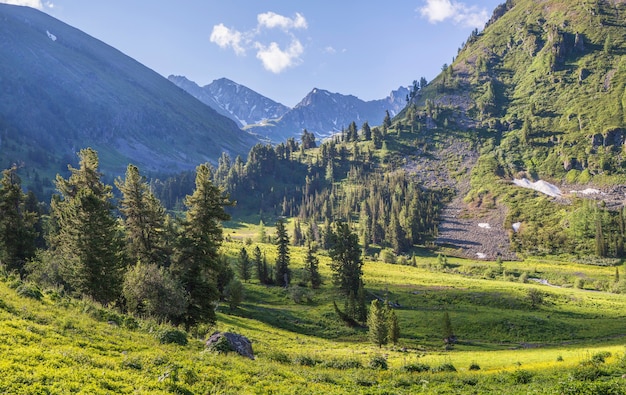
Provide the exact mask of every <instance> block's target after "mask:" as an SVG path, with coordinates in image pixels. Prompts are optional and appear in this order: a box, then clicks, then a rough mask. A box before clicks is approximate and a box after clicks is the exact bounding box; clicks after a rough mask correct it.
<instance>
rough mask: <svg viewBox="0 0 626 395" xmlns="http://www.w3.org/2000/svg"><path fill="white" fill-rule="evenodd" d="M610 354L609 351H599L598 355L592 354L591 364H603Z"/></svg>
mask: <svg viewBox="0 0 626 395" xmlns="http://www.w3.org/2000/svg"><path fill="white" fill-rule="evenodd" d="M611 355H612V354H611V352H610V351H600V352H599V353H596V354H593V356H592V357H591V362H592V363H596V364H597V363H604V361H605V360H606V358H608V357H610V356H611Z"/></svg>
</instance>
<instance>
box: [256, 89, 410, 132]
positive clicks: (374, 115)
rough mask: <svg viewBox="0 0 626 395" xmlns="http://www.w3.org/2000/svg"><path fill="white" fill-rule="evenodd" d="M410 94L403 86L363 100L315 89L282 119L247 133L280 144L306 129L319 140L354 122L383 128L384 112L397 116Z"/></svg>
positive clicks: (262, 124)
mask: <svg viewBox="0 0 626 395" xmlns="http://www.w3.org/2000/svg"><path fill="white" fill-rule="evenodd" d="M408 93H409V90H408V89H407V88H403V87H400V88H398V90H396V91H393V92H391V94H390V95H389V96H388V97H387V98H385V99H380V100H372V101H363V100H361V99H359V98H357V97H355V96H352V95H342V94H339V93H331V92H329V91H326V90H323V89H317V88H314V89H313V90H312V91H311V92H310V93H309V94H308V95H306V97H305V98H304V99H302V101H300V103H298V104H297V105H296V106H295V107H294V108H293V109H291V110H290V111H288V112H287V113H286V114H285V115H283V116H282V117H280V118H277V119H270V120H268V121H266V122H263V123H261V124H257V125H249V126H247V127H246V128H245V130H247V131H248V132H250V133H253V134H256V135H258V136H260V137H261V138H268V139H269V140H271V141H274V142H277V141H284V140H285V139H287V138H289V137H299V136H300V135H301V134H302V130H304V129H306V130H307V131H309V132H311V133H315V134H316V135H317V136H318V137H326V136H329V135H331V134H333V133H336V132H339V131H341V130H342V129H347V128H348V125H349V124H350V123H351V122H353V121H354V122H356V123H357V125H358V126H359V127H360V126H361V125H362V124H363V123H364V122H366V121H367V122H368V123H369V124H370V125H371V126H375V125H380V124H381V123H382V121H383V119H384V118H385V111H389V115H391V116H394V115H396V114H397V113H398V112H400V110H402V109H403V108H404V106H405V105H406V95H407V94H408Z"/></svg>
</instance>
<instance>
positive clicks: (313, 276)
mask: <svg viewBox="0 0 626 395" xmlns="http://www.w3.org/2000/svg"><path fill="white" fill-rule="evenodd" d="M304 270H305V272H306V273H307V277H308V280H310V281H311V288H313V289H317V288H319V287H320V285H322V276H321V275H320V272H319V259H318V258H317V257H316V256H315V255H314V254H313V248H312V247H311V241H310V240H309V241H308V242H307V251H306V257H305V259H304Z"/></svg>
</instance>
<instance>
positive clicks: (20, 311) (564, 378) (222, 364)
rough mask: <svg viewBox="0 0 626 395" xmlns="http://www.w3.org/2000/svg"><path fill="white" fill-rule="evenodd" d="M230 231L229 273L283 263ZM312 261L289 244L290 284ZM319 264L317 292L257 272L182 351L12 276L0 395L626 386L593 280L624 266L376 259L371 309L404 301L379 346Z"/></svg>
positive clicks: (608, 304) (610, 308) (614, 334)
mask: <svg viewBox="0 0 626 395" xmlns="http://www.w3.org/2000/svg"><path fill="white" fill-rule="evenodd" d="M229 226H230V227H229V228H227V229H225V234H226V235H227V240H226V242H225V243H224V245H223V250H224V252H225V253H226V254H227V255H228V256H229V257H230V258H231V260H232V263H233V264H234V263H235V261H236V256H237V254H238V252H239V250H240V249H241V248H242V247H245V248H247V249H248V251H249V252H251V251H252V249H253V248H254V247H255V246H257V245H258V246H259V247H260V248H261V250H262V251H263V253H265V254H266V257H267V259H268V262H270V263H271V262H273V259H274V254H275V246H273V245H271V244H257V243H256V242H255V241H254V240H255V237H256V234H257V231H258V229H257V228H258V227H257V226H254V225H244V224H234V223H233V224H229ZM266 231H267V233H268V234H271V233H272V232H273V228H272V227H270V226H266ZM233 232H234V233H233ZM304 254H305V251H304V249H303V248H299V247H292V248H291V262H292V263H291V268H292V270H293V280H292V283H296V284H297V283H298V280H299V276H300V273H301V269H302V262H303V260H304ZM318 256H319V258H320V270H321V273H322V276H323V278H324V284H323V285H322V287H321V289H318V290H311V289H310V288H303V287H300V286H298V285H292V286H291V287H290V288H289V289H284V288H282V287H271V286H265V285H261V284H259V283H258V281H257V280H256V278H253V279H252V280H250V281H248V282H246V283H244V288H245V300H244V301H243V303H242V304H241V305H240V306H239V307H237V308H235V309H233V310H231V309H230V308H229V307H228V305H227V304H226V303H224V304H221V305H220V306H219V308H218V323H217V325H216V327H215V328H213V327H208V326H200V327H197V328H193V329H192V330H190V331H189V332H187V333H186V335H187V344H184V345H180V344H176V343H173V344H168V343H167V341H166V340H164V339H166V337H165V336H164V333H169V332H172V331H175V332H178V333H180V331H182V328H172V327H170V326H168V325H167V324H162V323H157V322H154V321H150V320H141V319H138V318H135V317H130V316H127V315H124V314H121V313H119V312H115V311H112V310H108V309H105V308H103V307H102V306H98V305H97V304H95V303H93V302H91V301H87V300H76V299H70V298H67V297H65V296H63V295H61V294H60V293H59V292H58V290H42V291H41V293H39V291H38V290H37V289H35V288H33V287H32V286H30V287H29V285H28V284H22V283H21V282H20V281H19V280H17V279H15V278H14V277H12V276H10V275H7V276H4V277H3V280H2V281H1V282H0V339H1V341H0V350H1V351H0V353H1V355H2V358H1V359H0V393H7V394H18V393H19V394H121V393H128V394H268V393H275V394H293V393H298V394H318V393H325V394H346V393H364V394H402V393H406V394H413V393H434V394H436V393H440V394H447V393H474V394H480V393H510V394H526V393H554V394H577V393H589V394H602V393H606V394H618V393H626V380H625V379H623V378H622V374H624V373H626V356H625V355H626V354H625V353H626V348H625V347H624V345H625V343H624V342H625V340H626V339H625V338H624V335H625V333H626V332H625V331H624V328H626V314H625V313H624V312H625V311H626V310H625V307H626V295H622V294H617V293H612V292H607V291H604V290H595V288H594V287H593V284H599V283H607V284H609V283H613V282H615V268H614V267H602V266H590V265H581V264H574V263H568V262H566V261H565V260H558V259H556V258H555V259H554V260H551V259H544V260H538V259H535V260H527V261H524V262H504V263H502V264H498V263H496V262H482V261H471V260H464V259H459V258H448V262H447V265H446V267H443V268H442V267H440V266H439V265H438V259H437V257H435V256H428V254H424V256H421V257H416V258H415V264H416V266H415V267H414V266H409V265H400V264H390V263H383V262H380V261H373V260H366V261H365V264H364V280H365V284H366V292H367V296H368V300H371V299H373V298H374V297H379V298H386V299H387V300H389V301H391V302H393V303H394V306H395V311H396V314H397V315H398V318H399V322H400V328H401V335H400V340H399V342H398V344H396V345H393V344H388V345H384V346H382V347H380V348H379V347H377V346H374V345H373V344H371V343H370V342H369V341H368V339H367V330H366V328H362V327H357V328H351V327H348V326H346V325H345V324H343V323H342V322H341V321H340V320H339V319H338V318H337V315H336V313H335V311H334V308H333V302H336V303H337V305H338V306H339V308H341V309H343V303H344V302H343V299H342V296H340V294H339V293H338V292H336V291H335V290H334V288H333V286H332V281H331V272H330V270H329V267H328V263H329V258H328V257H327V256H324V255H322V254H321V252H320V253H319V255H318ZM408 261H409V262H411V260H408ZM533 278H536V279H542V280H546V281H547V282H548V283H549V284H552V285H544V284H541V283H538V282H536V281H534V280H533ZM581 278H582V279H584V283H581V282H580V281H577V280H576V279H581ZM531 294H535V295H537V294H539V295H540V297H539V299H537V300H535V301H534V302H533V301H532V300H531V297H530V295H531ZM444 312H448V314H449V317H450V319H451V323H452V327H453V329H454V332H455V334H456V335H457V337H458V343H457V344H455V345H454V346H452V347H449V346H448V347H445V346H444V343H443V341H442V338H443V334H442V330H443V329H442V319H443V314H444ZM214 330H220V331H232V332H236V333H239V334H242V335H245V336H247V337H248V338H249V339H250V340H251V341H252V342H253V348H254V351H255V354H256V359H255V360H254V361H253V360H249V359H246V358H244V357H241V356H238V355H236V354H234V353H229V354H226V355H224V354H217V353H214V352H211V351H207V350H205V349H204V344H203V340H204V339H205V338H206V336H207V335H210V334H211V333H212V332H213V331H214Z"/></svg>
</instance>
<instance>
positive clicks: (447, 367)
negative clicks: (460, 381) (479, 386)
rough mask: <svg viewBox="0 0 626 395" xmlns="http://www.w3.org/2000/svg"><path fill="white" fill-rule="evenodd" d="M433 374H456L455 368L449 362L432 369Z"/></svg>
mask: <svg viewBox="0 0 626 395" xmlns="http://www.w3.org/2000/svg"><path fill="white" fill-rule="evenodd" d="M432 372H433V373H443V372H456V368H455V367H454V365H452V364H451V363H450V362H444V363H442V364H441V365H439V366H436V367H434V368H433V369H432Z"/></svg>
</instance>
